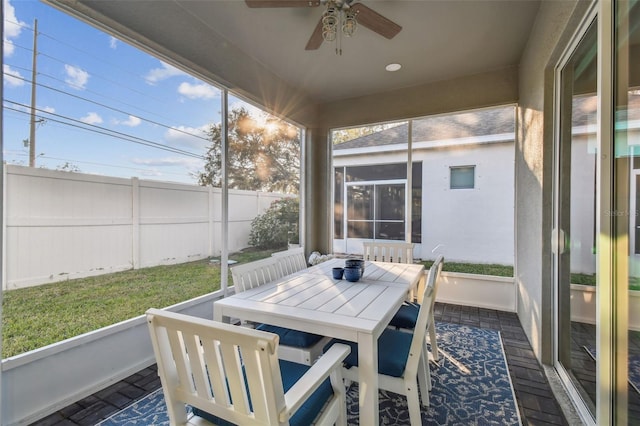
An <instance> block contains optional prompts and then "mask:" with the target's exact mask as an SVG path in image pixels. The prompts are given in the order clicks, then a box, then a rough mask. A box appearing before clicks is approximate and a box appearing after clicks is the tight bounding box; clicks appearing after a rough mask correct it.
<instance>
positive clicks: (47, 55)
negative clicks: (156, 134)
mask: <svg viewBox="0 0 640 426" xmlns="http://www.w3.org/2000/svg"><path fill="white" fill-rule="evenodd" d="M16 24H18V23H16ZM18 25H19V24H18ZM22 27H24V28H28V29H30V30H33V29H32V28H30V27H28V26H25V25H22ZM38 34H39V35H42V36H43V37H46V38H49V39H51V40H53V41H55V42H57V43H58V44H61V45H63V46H65V47H68V48H70V49H71V50H75V51H77V52H79V53H81V54H82V56H83V57H90V58H93V59H95V60H97V61H99V62H101V63H103V64H107V65H109V66H111V67H113V68H116V69H117V70H119V72H121V73H124V74H128V75H131V76H133V77H136V78H141V79H143V80H145V81H148V80H147V79H146V78H145V77H144V76H140V75H138V74H134V73H132V72H130V71H129V69H127V68H123V67H121V66H120V65H119V64H117V63H112V62H109V61H105V60H104V59H103V58H102V57H99V56H96V55H94V54H93V53H91V52H88V51H86V50H82V49H80V48H78V47H77V46H74V45H73V44H70V43H67V42H65V41H62V40H60V39H58V38H57V37H54V36H52V35H50V34H47V33H45V32H42V31H39V32H38ZM12 44H13V45H14V46H19V47H21V48H22V49H25V50H27V51H31V49H30V48H28V47H25V46H21V45H18V44H15V43H13V42H12ZM132 48H134V49H135V47H132ZM137 50H139V49H137ZM141 53H143V54H144V52H141ZM38 55H42V56H46V57H47V58H50V59H52V60H54V61H56V62H59V63H62V64H65V65H66V64H67V63H66V62H65V61H64V60H62V59H60V58H57V57H55V56H52V55H49V54H47V53H45V52H44V51H43V50H42V49H41V50H40V51H39V52H38ZM154 59H155V58H154ZM91 75H92V76H94V77H97V78H99V79H101V80H104V81H107V82H109V83H112V84H114V85H116V86H118V87H122V88H124V89H127V90H129V91H131V92H133V93H137V94H139V95H143V96H145V97H147V98H149V99H153V100H156V101H167V100H169V99H168V98H164V99H162V98H159V97H156V96H150V94H149V93H147V92H142V91H139V90H137V89H135V88H132V87H129V86H126V85H123V84H122V83H121V82H118V81H114V80H111V79H109V78H107V77H104V76H103V75H101V74H99V73H94V72H92V74H91ZM185 75H186V76H189V77H191V78H194V77H193V76H190V75H189V74H187V73H185ZM163 118H166V117H163Z"/></svg>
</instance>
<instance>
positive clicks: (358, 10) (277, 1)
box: [245, 0, 402, 50]
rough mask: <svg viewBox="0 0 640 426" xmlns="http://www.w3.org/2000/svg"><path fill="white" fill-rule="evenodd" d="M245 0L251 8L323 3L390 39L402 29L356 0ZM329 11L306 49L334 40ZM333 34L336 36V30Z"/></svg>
mask: <svg viewBox="0 0 640 426" xmlns="http://www.w3.org/2000/svg"><path fill="white" fill-rule="evenodd" d="M245 2H246V4H247V6H249V7H251V8H275V7H318V6H320V5H321V4H322V5H326V6H327V11H329V9H330V8H331V7H333V8H334V9H335V10H337V11H338V12H341V13H344V14H345V16H346V17H347V20H348V19H351V18H353V19H355V22H357V25H362V26H363V27H365V28H368V29H370V30H371V31H373V32H375V33H378V34H380V35H381V36H383V37H385V38H388V39H392V38H393V37H395V36H396V35H397V34H398V33H399V32H400V30H402V27H401V26H400V25H398V24H396V23H395V22H393V21H392V20H390V19H388V18H385V17H384V16H382V15H380V14H379V13H378V12H376V11H375V10H373V9H371V8H369V7H367V6H365V5H364V4H362V3H359V2H357V1H356V0H245ZM327 11H325V13H324V14H323V15H322V17H320V20H319V21H318V24H317V25H316V27H315V29H314V30H313V33H312V34H311V37H310V38H309V41H308V42H307V46H306V47H305V49H306V50H316V49H318V48H319V47H320V45H322V42H323V41H325V40H326V41H332V39H331V34H329V36H327V23H326V15H327ZM350 17H351V18H350ZM355 22H352V25H353V31H355V25H356V24H355ZM343 31H344V32H345V34H347V35H351V34H348V33H347V31H345V30H343ZM353 31H351V33H352V32H353ZM333 36H334V37H335V31H334V34H333Z"/></svg>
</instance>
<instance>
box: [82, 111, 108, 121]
mask: <svg viewBox="0 0 640 426" xmlns="http://www.w3.org/2000/svg"><path fill="white" fill-rule="evenodd" d="M80 121H82V122H83V123H87V124H100V123H102V121H103V120H102V117H100V115H98V113H97V112H90V113H88V114H87V115H86V116H84V117H82V118H81V119H80Z"/></svg>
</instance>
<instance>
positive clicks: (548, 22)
mask: <svg viewBox="0 0 640 426" xmlns="http://www.w3.org/2000/svg"><path fill="white" fill-rule="evenodd" d="M576 5H579V6H580V7H581V8H583V6H584V5H580V3H579V2H573V1H562V2H542V4H541V6H540V10H539V11H538V17H537V19H536V23H535V25H534V28H533V30H532V32H531V36H530V38H529V41H528V44H527V48H526V50H525V52H524V54H523V56H522V60H521V63H520V73H519V96H520V100H519V108H518V114H517V116H518V124H517V126H516V127H517V129H518V130H517V135H516V153H515V186H516V194H515V205H516V209H515V223H516V227H515V229H516V265H515V275H516V283H517V286H518V316H519V318H520V322H521V323H522V327H523V328H524V330H525V333H526V334H527V336H528V338H529V341H530V342H531V345H532V347H533V350H534V353H535V354H536V357H537V358H538V359H541V360H542V361H543V362H549V361H550V360H551V339H552V336H553V333H552V328H551V318H552V313H553V311H552V308H553V299H552V294H551V288H552V287H551V283H552V281H551V279H552V275H551V253H550V249H551V244H550V240H551V239H550V236H551V219H552V214H551V213H552V210H551V209H552V184H551V180H552V179H551V178H552V164H553V123H552V118H553V66H554V64H555V63H556V62H557V59H558V58H559V56H560V54H561V52H562V51H563V50H564V46H565V45H566V44H567V42H568V40H569V39H570V37H571V34H572V33H573V32H574V31H575V28H576V25H577V22H576V21H577V20H576V18H575V16H574V9H576Z"/></svg>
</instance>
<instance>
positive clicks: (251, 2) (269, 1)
mask: <svg viewBox="0 0 640 426" xmlns="http://www.w3.org/2000/svg"><path fill="white" fill-rule="evenodd" d="M245 3H247V6H249V7H251V8H264V7H316V6H319V5H320V0H245Z"/></svg>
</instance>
